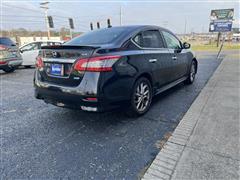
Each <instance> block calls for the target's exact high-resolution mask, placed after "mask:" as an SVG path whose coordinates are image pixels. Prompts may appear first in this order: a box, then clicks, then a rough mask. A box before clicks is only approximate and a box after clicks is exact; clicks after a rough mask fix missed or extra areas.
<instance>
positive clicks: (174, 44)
mask: <svg viewBox="0 0 240 180" xmlns="http://www.w3.org/2000/svg"><path fill="white" fill-rule="evenodd" d="M162 33H163V36H164V39H165V41H166V43H167V47H168V48H170V49H181V44H180V42H179V40H178V39H177V38H176V37H175V36H173V35H172V34H170V33H168V32H166V31H163V32H162Z"/></svg>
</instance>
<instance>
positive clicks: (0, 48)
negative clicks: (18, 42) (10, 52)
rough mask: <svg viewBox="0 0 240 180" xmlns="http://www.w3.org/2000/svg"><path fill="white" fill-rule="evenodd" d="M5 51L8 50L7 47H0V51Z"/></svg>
mask: <svg viewBox="0 0 240 180" xmlns="http://www.w3.org/2000/svg"><path fill="white" fill-rule="evenodd" d="M7 49H8V48H7V46H4V45H0V50H1V51H3V50H5V51H6V50H7Z"/></svg>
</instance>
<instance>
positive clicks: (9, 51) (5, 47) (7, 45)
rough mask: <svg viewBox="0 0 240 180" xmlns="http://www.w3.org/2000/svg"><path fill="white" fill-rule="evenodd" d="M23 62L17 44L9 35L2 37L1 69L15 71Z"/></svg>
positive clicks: (0, 45)
mask: <svg viewBox="0 0 240 180" xmlns="http://www.w3.org/2000/svg"><path fill="white" fill-rule="evenodd" d="M21 64H22V57H21V55H20V52H19V49H18V47H17V46H16V44H15V43H14V42H13V41H12V40H11V39H10V38H8V37H0V69H2V70H3V71H5V72H13V71H14V70H15V69H16V68H17V67H18V66H20V65H21Z"/></svg>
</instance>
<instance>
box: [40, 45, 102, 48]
mask: <svg viewBox="0 0 240 180" xmlns="http://www.w3.org/2000/svg"><path fill="white" fill-rule="evenodd" d="M98 48H100V46H88V45H87V46H85V45H84V46H73V45H54V46H43V47H41V49H98Z"/></svg>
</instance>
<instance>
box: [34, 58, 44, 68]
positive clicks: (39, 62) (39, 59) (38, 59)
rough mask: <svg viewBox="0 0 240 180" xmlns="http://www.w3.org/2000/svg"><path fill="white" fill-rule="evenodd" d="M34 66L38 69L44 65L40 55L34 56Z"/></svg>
mask: <svg viewBox="0 0 240 180" xmlns="http://www.w3.org/2000/svg"><path fill="white" fill-rule="evenodd" d="M35 65H36V67H37V68H38V69H40V68H43V66H44V63H43V60H42V58H41V57H40V56H38V57H37V58H36V64H35Z"/></svg>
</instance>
